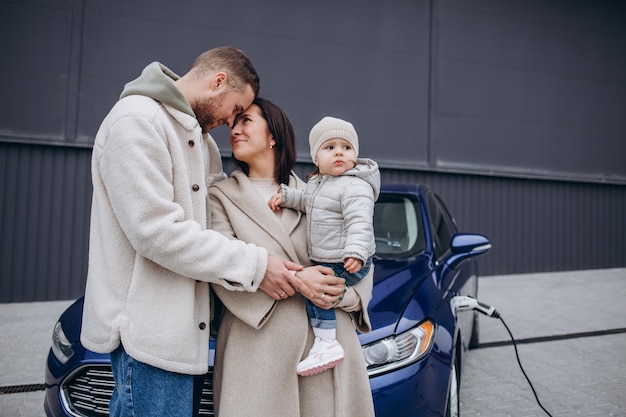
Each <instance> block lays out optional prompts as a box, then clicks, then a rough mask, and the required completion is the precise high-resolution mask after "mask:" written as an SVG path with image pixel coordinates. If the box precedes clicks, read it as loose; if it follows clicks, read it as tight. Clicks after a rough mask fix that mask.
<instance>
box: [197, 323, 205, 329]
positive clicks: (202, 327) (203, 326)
mask: <svg viewBox="0 0 626 417" xmlns="http://www.w3.org/2000/svg"><path fill="white" fill-rule="evenodd" d="M198 327H199V328H200V330H204V329H206V323H200V325H199V326H198Z"/></svg>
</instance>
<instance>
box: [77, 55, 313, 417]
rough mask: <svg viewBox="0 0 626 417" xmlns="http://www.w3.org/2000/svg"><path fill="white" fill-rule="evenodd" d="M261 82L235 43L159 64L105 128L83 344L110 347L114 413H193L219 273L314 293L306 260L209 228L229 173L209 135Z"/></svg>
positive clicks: (95, 167)
mask: <svg viewBox="0 0 626 417" xmlns="http://www.w3.org/2000/svg"><path fill="white" fill-rule="evenodd" d="M258 91H259V78H258V76H257V74H256V71H255V69H254V67H253V66H252V64H251V63H250V61H249V60H248V58H247V57H246V56H245V55H244V54H243V53H242V52H241V51H240V50H238V49H235V48H230V47H221V48H216V49H212V50H209V51H207V52H205V53H203V54H202V55H200V56H199V57H198V58H197V59H196V61H195V62H194V64H193V66H192V68H191V69H190V70H189V72H188V73H186V74H185V75H184V76H182V77H179V76H177V75H176V74H174V73H173V72H172V71H171V70H169V69H168V68H167V67H165V66H164V65H162V64H160V63H158V62H154V63H152V64H150V65H148V66H147V67H146V68H145V69H144V71H143V72H142V74H141V76H140V77H139V78H137V79H135V80H134V81H131V82H130V83H128V84H127V85H126V86H125V88H124V90H123V92H122V94H121V97H120V100H119V101H118V102H117V103H116V104H115V105H114V106H113V108H112V109H111V111H110V112H109V114H108V115H107V116H106V118H105V119H104V121H103V122H102V125H101V126H100V129H99V130H98V133H97V135H96V139H95V142H94V147H93V155H92V179H93V199H92V212H91V230H90V252H89V272H88V277H87V286H86V290H85V307H84V313H83V325H82V334H81V341H82V343H83V345H84V346H85V347H87V348H88V349H90V350H93V351H95V352H100V353H111V365H112V368H113V375H114V378H115V384H116V389H115V391H114V393H113V398H112V399H111V404H110V415H111V416H130V415H137V416H148V415H150V416H168V417H172V416H191V413H192V410H191V409H192V391H193V375H199V374H203V373H205V372H206V371H207V368H208V346H209V323H208V321H209V309H210V306H209V285H208V282H214V283H219V284H221V285H224V286H225V287H226V288H229V289H231V290H234V291H256V289H257V288H260V289H261V290H263V291H265V292H266V293H267V294H268V295H270V296H271V297H273V298H275V299H279V298H286V297H287V296H290V295H293V294H295V289H297V290H298V291H300V292H302V293H303V294H304V295H308V296H312V292H311V290H309V288H308V287H307V286H306V285H304V283H303V282H301V281H300V280H298V279H297V278H296V277H295V276H294V275H293V274H291V273H289V271H288V269H289V270H299V269H301V266H300V265H296V264H293V263H291V262H288V261H286V260H282V259H279V258H275V257H271V256H269V257H268V254H267V251H266V250H265V249H263V248H260V247H258V246H254V245H249V244H246V243H244V242H240V241H236V240H229V239H227V238H225V237H223V236H222V235H221V234H219V233H217V232H214V231H211V230H207V227H208V226H209V225H208V224H207V223H208V220H207V219H210V216H209V214H210V213H207V210H208V209H207V207H208V205H207V201H206V197H207V189H208V186H209V185H210V183H211V182H213V181H215V180H217V179H221V178H223V177H224V174H223V172H222V164H221V160H220V155H219V151H218V149H217V145H216V144H215V142H214V140H213V138H212V137H211V136H210V135H209V134H208V133H209V131H210V130H211V129H213V128H214V127H217V126H220V125H228V126H231V125H232V124H233V122H234V119H235V117H236V116H237V115H238V114H239V113H241V112H242V111H243V110H244V109H246V108H247V107H248V106H249V105H250V104H251V103H252V100H253V99H254V98H255V97H256V95H257V94H258ZM277 294H280V296H281V297H278V296H277Z"/></svg>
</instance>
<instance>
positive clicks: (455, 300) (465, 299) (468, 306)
mask: <svg viewBox="0 0 626 417" xmlns="http://www.w3.org/2000/svg"><path fill="white" fill-rule="evenodd" d="M450 308H451V309H452V311H453V312H454V313H455V314H457V313H459V312H461V311H471V310H476V311H478V312H480V313H482V314H484V315H486V316H487V317H493V318H495V319H500V321H501V322H502V324H503V325H504V328H505V329H506V331H507V332H509V336H511V341H512V342H513V347H514V348H515V357H516V358H517V363H518V364H519V368H520V369H521V370H522V374H524V377H525V378H526V381H528V384H529V385H530V389H531V390H532V392H533V394H534V395H535V400H537V404H538V405H539V407H541V409H542V410H543V411H544V412H545V413H546V414H547V415H548V416H550V417H552V414H550V413H549V412H548V410H546V409H545V407H544V406H543V405H542V404H541V401H539V396H538V395H537V391H535V387H534V386H533V384H532V382H530V378H528V375H526V371H524V367H523V366H522V361H521V360H520V357H519V352H518V351H517V344H516V343H515V338H513V333H511V330H510V329H509V326H507V325H506V323H505V322H504V319H503V318H502V317H501V316H500V313H498V312H497V311H496V309H495V308H493V307H491V306H489V305H487V304H483V303H481V302H479V301H478V300H476V299H475V298H473V297H470V296H466V295H457V296H456V297H452V299H451V300H450Z"/></svg>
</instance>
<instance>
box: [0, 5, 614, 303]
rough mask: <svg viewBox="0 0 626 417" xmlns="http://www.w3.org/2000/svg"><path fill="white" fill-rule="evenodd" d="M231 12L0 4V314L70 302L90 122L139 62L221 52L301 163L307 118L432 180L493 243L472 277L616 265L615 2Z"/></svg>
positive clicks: (80, 254)
mask: <svg viewBox="0 0 626 417" xmlns="http://www.w3.org/2000/svg"><path fill="white" fill-rule="evenodd" d="M240 3H241V2H230V3H228V2H226V3H222V4H220V16H237V18H236V19H230V20H228V21H226V20H220V19H217V20H216V19H211V16H212V15H213V10H212V4H211V2H207V1H205V0H181V1H180V2H168V1H164V0H152V1H133V2H128V1H124V0H109V1H106V2H98V1H89V0H76V1H67V0H46V1H20V0H0V23H2V24H0V50H2V51H3V54H0V73H1V74H2V76H1V77H0V90H2V91H3V98H4V99H3V100H2V101H0V302H7V301H28V300H44V299H66V298H73V297H75V296H77V295H80V294H81V293H82V292H83V288H84V281H85V273H86V270H87V233H88V216H89V206H90V194H91V184H90V178H89V160H90V153H91V151H90V146H91V143H92V141H93V136H94V135H95V132H96V129H97V127H98V125H99V123H100V121H101V120H102V118H103V117H104V116H105V114H106V112H107V111H108V110H109V109H110V107H111V105H112V104H113V103H114V101H115V100H116V99H117V97H118V95H119V92H120V91H121V88H122V87H123V85H124V83H125V82H127V81H128V80H130V79H132V78H134V77H136V76H137V75H138V73H139V71H140V70H141V68H143V67H144V66H145V65H146V64H147V63H148V62H150V61H151V60H155V59H156V60H160V61H161V62H163V63H165V64H166V65H170V66H171V67H170V68H172V69H173V70H175V71H176V72H179V73H181V71H184V70H186V69H187V65H188V63H190V62H192V60H193V59H194V58H195V56H196V55H197V53H198V52H199V51H201V50H203V49H206V48H208V47H212V46H217V45H223V44H231V45H236V46H238V47H240V48H242V49H243V50H245V51H246V52H248V54H249V55H250V57H251V58H252V60H253V62H254V63H255V66H256V67H257V70H259V73H260V74H261V78H262V84H263V87H262V94H264V95H265V97H267V98H270V99H272V100H274V101H275V102H276V103H277V104H279V105H280V106H281V107H283V109H285V111H286V112H287V114H289V117H290V118H291V120H292V122H293V124H294V127H295V129H296V133H297V135H298V137H299V138H300V144H299V146H298V150H299V154H300V155H301V158H302V159H301V161H308V160H309V159H308V152H307V143H306V139H304V138H305V137H306V134H307V133H308V129H310V126H312V125H313V123H315V122H316V121H317V120H319V118H320V117H321V116H323V115H326V114H333V115H336V116H339V117H344V118H346V119H348V120H351V121H353V122H354V123H355V125H356V126H357V130H358V131H359V137H360V139H361V145H362V146H361V151H362V154H363V155H364V156H368V157H372V158H373V159H376V160H378V161H379V163H381V166H382V167H383V168H384V169H383V180H384V181H385V182H412V181H421V182H424V183H427V184H430V185H431V186H432V187H433V188H434V189H435V191H437V192H438V193H439V194H440V195H441V196H442V197H443V198H444V199H445V200H446V201H447V202H448V204H449V206H450V209H451V211H452V212H453V213H454V215H455V217H456V218H457V221H458V223H459V225H460V227H461V229H462V230H465V231H474V232H480V233H484V234H486V235H488V236H489V237H490V238H491V239H492V241H493V243H494V249H493V250H492V251H491V253H489V254H488V255H486V256H484V257H482V258H481V259H480V260H479V264H480V267H481V271H482V273H483V274H504V273H518V272H537V271H555V270H571V269H588V268H604V267H624V266H626V260H625V256H626V243H625V241H624V239H625V236H626V225H625V221H626V220H625V218H626V165H625V164H624V163H623V154H624V143H625V142H624V136H625V132H626V122H625V121H626V119H625V118H624V117H623V110H624V108H626V90H625V89H624V86H625V85H626V75H625V74H626V55H624V54H623V50H624V46H625V45H626V36H625V34H626V24H625V22H626V8H625V7H624V5H623V2H615V1H611V0H597V1H593V2H592V1H587V2H562V1H556V0H552V1H550V0H528V1H523V2H493V1H484V0H472V1H466V0H430V1H405V0H389V1H385V2H381V1H375V0H369V1H367V0H342V1H338V2H333V3H332V4H330V3H326V2H311V1H293V2H283V1H280V0H267V1H264V2H258V1H254V0H252V1H245V2H244V3H245V7H243V6H242V4H240ZM148 4H149V7H147V6H148ZM226 22H227V23H226ZM25 51H26V53H25ZM223 134H224V131H221V132H216V136H218V137H219V136H220V135H222V139H223ZM218 142H220V144H221V146H222V150H223V151H224V152H227V151H226V148H227V147H228V146H227V145H226V142H224V141H223V140H222V141H220V140H218ZM309 169H310V166H309V165H306V164H302V165H300V166H299V168H298V171H299V173H300V174H304V173H306V172H307V171H308V170H309Z"/></svg>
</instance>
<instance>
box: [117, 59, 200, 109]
mask: <svg viewBox="0 0 626 417" xmlns="http://www.w3.org/2000/svg"><path fill="white" fill-rule="evenodd" d="M179 78H180V77H179V76H178V75H176V74H175V73H174V72H173V71H172V70H170V69H169V68H167V67H166V66H165V65H163V64H161V63H159V62H153V63H151V64H150V65H148V66H147V67H146V68H144V70H143V71H142V72H141V75H140V76H139V78H136V79H134V80H133V81H131V82H129V83H127V84H126V85H125V86H124V90H123V91H122V94H121V95H120V98H124V97H127V96H132V95H140V96H146V97H150V98H152V99H154V100H156V101H158V102H160V103H163V104H167V105H169V106H172V107H174V108H175V109H177V110H180V111H182V112H183V113H187V114H188V115H190V116H193V117H196V115H195V114H194V112H193V110H192V109H191V106H190V105H189V102H188V101H187V99H186V98H185V96H183V93H181V92H180V90H179V89H178V87H176V84H174V81H176V80H178V79H179Z"/></svg>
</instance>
